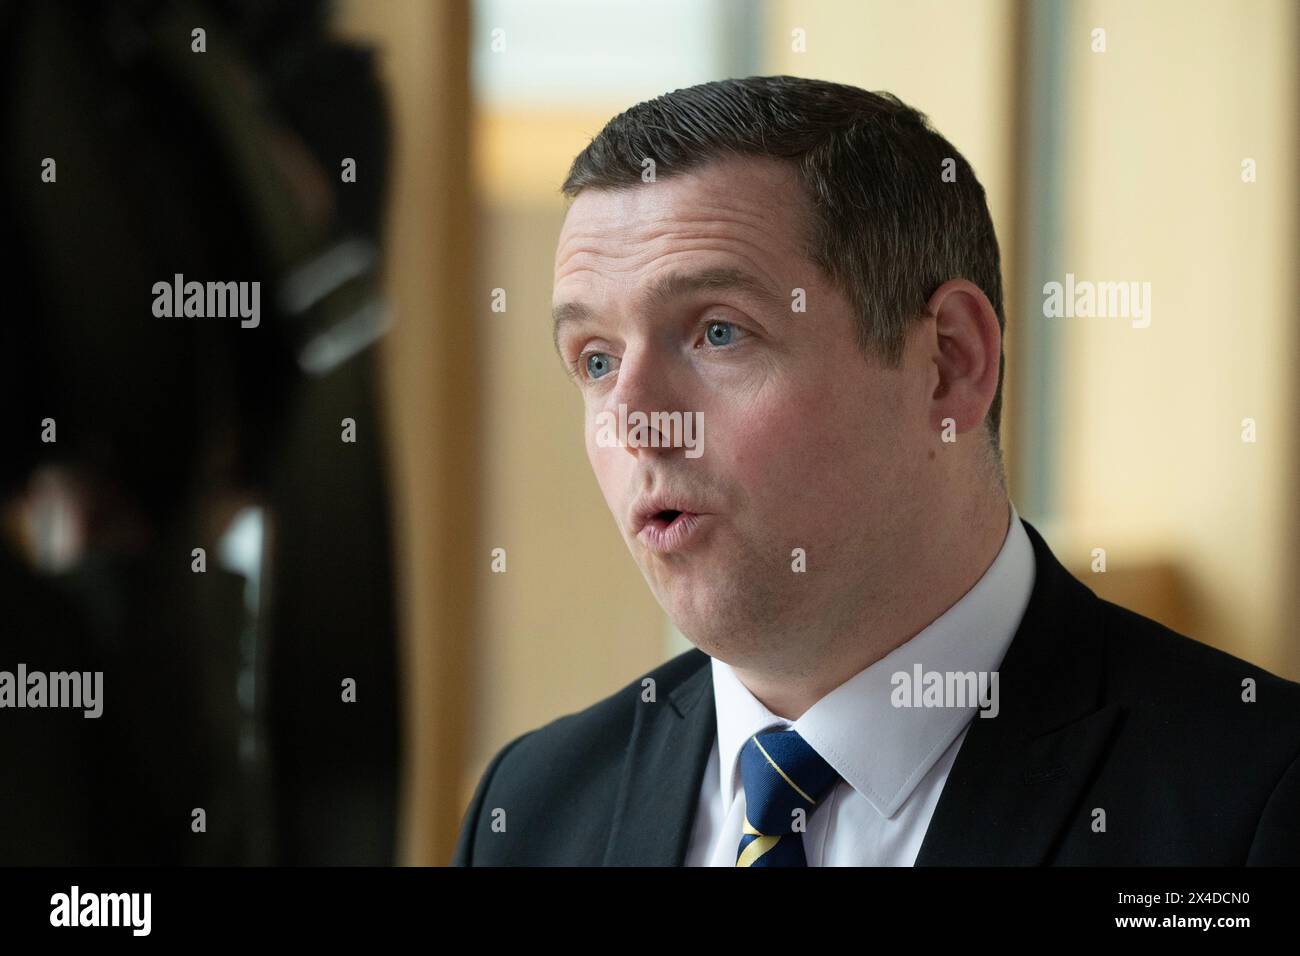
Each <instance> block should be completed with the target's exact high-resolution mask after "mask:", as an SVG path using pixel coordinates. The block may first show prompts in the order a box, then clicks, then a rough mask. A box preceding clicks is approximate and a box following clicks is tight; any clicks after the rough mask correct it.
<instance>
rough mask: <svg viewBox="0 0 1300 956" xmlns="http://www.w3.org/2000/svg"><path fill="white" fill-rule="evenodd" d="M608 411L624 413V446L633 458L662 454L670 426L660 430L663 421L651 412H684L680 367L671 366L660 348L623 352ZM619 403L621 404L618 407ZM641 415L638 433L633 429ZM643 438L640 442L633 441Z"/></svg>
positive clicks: (610, 395) (668, 441)
mask: <svg viewBox="0 0 1300 956" xmlns="http://www.w3.org/2000/svg"><path fill="white" fill-rule="evenodd" d="M609 401H610V406H609V407H608V411H610V412H612V413H613V414H615V415H619V416H622V415H624V414H626V416H627V421H628V436H627V438H628V440H627V442H625V443H624V446H623V447H624V448H625V450H626V451H627V452H628V454H630V455H632V456H633V457H636V456H639V455H643V454H647V453H649V454H663V452H664V450H665V449H668V448H670V447H671V444H670V443H671V441H672V439H673V435H672V434H671V429H667V430H665V431H660V430H659V429H657V428H656V427H655V425H656V424H660V425H662V424H663V419H661V418H660V417H659V416H658V415H656V414H655V413H660V412H674V411H679V412H681V411H685V409H684V407H683V405H682V404H681V401H682V395H681V385H680V370H679V369H676V368H675V367H674V366H673V362H672V358H671V356H669V355H667V354H666V353H665V352H664V351H663V350H661V349H655V348H653V347H649V346H647V347H642V348H638V349H636V350H635V351H633V350H628V351H627V352H625V353H624V355H623V359H622V361H621V363H620V364H619V369H618V380H617V381H616V382H615V383H614V388H612V389H611V390H610V394H609ZM620 406H623V407H622V408H621V407H620ZM634 412H640V413H641V414H642V415H644V416H645V427H644V429H642V430H641V434H640V435H638V434H637V432H636V429H635V427H634V426H635V424H636V423H637V421H638V419H639V418H640V416H637V417H636V418H634V417H633V413H634ZM638 438H643V439H644V440H643V441H637V439H638Z"/></svg>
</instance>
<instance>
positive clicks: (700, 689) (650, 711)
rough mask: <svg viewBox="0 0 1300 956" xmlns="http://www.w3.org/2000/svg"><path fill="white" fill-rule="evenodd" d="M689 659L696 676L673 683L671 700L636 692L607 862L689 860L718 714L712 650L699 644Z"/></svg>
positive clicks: (658, 863)
mask: <svg viewBox="0 0 1300 956" xmlns="http://www.w3.org/2000/svg"><path fill="white" fill-rule="evenodd" d="M683 666H684V668H685V669H687V670H689V676H687V677H686V678H685V679H683V680H681V681H680V682H679V683H677V685H676V686H675V687H673V688H671V689H670V690H668V697H667V699H666V700H664V699H660V700H659V701H658V702H655V703H648V702H644V701H641V700H640V699H638V700H637V704H636V707H637V711H636V716H635V718H634V719H633V725H632V736H631V741H630V743H629V744H628V752H627V760H626V761H625V762H624V767H623V777H622V780H621V781H620V783H619V790H618V796H617V797H616V798H615V803H614V818H613V824H612V825H611V828H610V837H609V844H608V846H607V847H606V849H605V860H604V865H605V866H682V865H683V864H684V863H685V861H686V851H687V848H688V843H689V841H690V836H691V829H692V827H693V824H694V820H695V811H696V808H697V807H698V804H699V798H700V785H701V783H702V781H703V777H704V768H705V766H706V765H707V764H708V760H709V754H710V752H711V751H712V749H713V742H714V739H715V737H716V736H717V714H716V713H715V711H714V706H713V671H712V669H711V668H710V667H709V657H708V655H707V654H705V653H704V652H703V651H700V650H698V649H695V650H692V651H691V652H689V653H688V654H686V655H684V665H683ZM690 668H694V669H693V670H690ZM661 689H662V688H661Z"/></svg>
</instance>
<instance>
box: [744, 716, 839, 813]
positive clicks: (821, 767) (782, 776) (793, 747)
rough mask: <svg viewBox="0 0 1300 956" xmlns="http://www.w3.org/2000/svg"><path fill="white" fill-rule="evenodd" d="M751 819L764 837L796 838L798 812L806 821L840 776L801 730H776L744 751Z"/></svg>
mask: <svg viewBox="0 0 1300 956" xmlns="http://www.w3.org/2000/svg"><path fill="white" fill-rule="evenodd" d="M740 773H741V779H742V781H743V782H744V785H745V817H746V819H747V820H748V821H749V822H750V824H752V825H753V826H754V828H755V829H757V830H758V831H759V832H760V833H766V834H769V835H776V834H781V833H791V832H793V825H794V821H795V814H794V811H795V810H796V809H798V808H802V809H803V811H804V817H805V818H806V817H807V816H808V815H809V814H811V813H812V812H813V810H814V809H815V808H816V806H817V804H819V803H820V802H821V801H822V799H823V798H824V797H825V796H826V795H827V794H828V793H830V791H831V788H832V787H833V786H834V785H835V783H836V781H838V780H839V779H840V775H839V774H838V773H836V772H835V768H834V767H832V766H831V765H830V764H828V763H827V762H826V761H825V759H823V758H822V756H821V754H819V753H818V752H817V751H815V750H813V749H812V747H811V746H810V745H809V744H808V742H807V741H806V740H804V739H803V738H802V737H800V736H799V733H798V731H795V730H770V731H767V732H765V733H761V734H755V735H753V736H752V737H750V738H749V740H747V741H745V746H744V747H743V748H742V749H741V751H740Z"/></svg>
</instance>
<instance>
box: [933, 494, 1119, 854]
mask: <svg viewBox="0 0 1300 956" xmlns="http://www.w3.org/2000/svg"><path fill="white" fill-rule="evenodd" d="M1022 520H1023V519H1022ZM1023 524H1024V526H1025V530H1026V532H1027V533H1028V535H1029V539H1030V541H1031V542H1032V544H1033V546H1034V565H1035V579H1034V588H1033V592H1032V593H1031V595H1030V599H1029V604H1028V606H1027V607H1026V609H1025V615H1024V617H1023V619H1022V620H1021V623H1020V627H1019V628H1018V629H1017V631H1016V636H1015V639H1014V640H1013V641H1012V643H1011V646H1010V647H1009V648H1008V650H1007V653H1006V657H1005V659H1004V660H1003V662H1002V665H1001V667H1000V668H999V670H998V673H999V677H998V680H999V684H1000V686H999V705H1000V707H999V713H998V716H997V717H994V718H991V719H986V718H982V717H978V716H977V717H975V718H974V719H973V720H972V723H971V729H970V731H969V733H968V734H967V735H966V740H965V741H964V742H963V743H962V747H961V750H960V751H958V754H957V759H956V761H955V763H954V764H953V767H952V771H951V772H950V773H949V775H948V780H947V782H946V783H945V785H944V789H943V793H942V794H941V795H940V797H939V803H938V805H937V806H936V807H935V811H934V816H933V817H932V819H931V821H930V826H929V829H928V830H927V831H926V834H925V840H924V842H923V843H922V845H921V850H920V853H919V854H918V855H917V859H916V865H917V866H962V865H1021V866H1037V865H1041V864H1043V863H1045V862H1047V860H1048V858H1049V855H1050V853H1051V851H1052V848H1053V846H1054V845H1055V844H1056V842H1057V840H1058V838H1059V837H1060V836H1061V835H1062V832H1063V830H1065V829H1066V828H1071V827H1073V828H1079V827H1086V826H1087V825H1088V821H1089V819H1090V818H1089V808H1086V807H1079V806H1077V805H1076V803H1077V801H1078V799H1079V797H1080V795H1081V792H1082V790H1083V787H1084V785H1085V784H1086V783H1087V781H1088V779H1089V778H1090V776H1091V773H1092V770H1093V768H1094V767H1095V766H1096V764H1097V761H1098V760H1099V759H1100V758H1101V757H1102V755H1103V754H1104V753H1105V751H1106V749H1107V748H1108V746H1109V743H1110V740H1111V735H1112V733H1113V731H1114V729H1115V726H1116V721H1117V720H1118V719H1119V717H1120V716H1121V712H1120V710H1119V708H1118V707H1116V706H1115V705H1110V706H1106V707H1102V706H1100V696H1101V662H1102V658H1103V653H1102V649H1103V641H1104V635H1103V634H1102V625H1101V615H1100V609H1101V602H1100V600H1099V599H1098V598H1097V597H1096V596H1095V595H1094V594H1093V593H1092V592H1091V591H1089V590H1088V589H1087V588H1086V587H1084V585H1083V584H1082V583H1080V582H1079V581H1077V580H1075V578H1074V577H1072V576H1071V575H1070V574H1069V572H1068V571H1066V570H1065V568H1064V567H1062V566H1061V564H1060V562H1058V561H1057V560H1056V557H1055V556H1054V555H1053V554H1052V552H1051V551H1050V549H1049V548H1048V547H1047V544H1046V542H1045V541H1044V540H1043V538H1042V536H1041V535H1039V533H1038V532H1037V531H1036V530H1035V529H1034V527H1033V526H1032V525H1030V524H1029V522H1027V521H1024V522H1023Z"/></svg>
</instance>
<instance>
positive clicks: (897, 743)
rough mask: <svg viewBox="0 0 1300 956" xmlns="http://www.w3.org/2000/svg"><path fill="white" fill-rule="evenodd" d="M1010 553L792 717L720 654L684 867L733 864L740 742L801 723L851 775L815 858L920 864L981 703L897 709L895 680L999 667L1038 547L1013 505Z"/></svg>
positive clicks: (828, 803) (833, 797) (822, 862)
mask: <svg viewBox="0 0 1300 956" xmlns="http://www.w3.org/2000/svg"><path fill="white" fill-rule="evenodd" d="M1010 512H1011V521H1010V527H1009V528H1008V531H1007V535H1006V538H1005V539H1004V540H1003V543H1002V549H1001V550H1000V551H999V552H998V556H997V557H996V558H995V559H994V561H993V563H992V564H991V565H989V567H988V570H986V571H985V572H984V576H983V577H981V578H980V579H979V581H977V582H976V583H975V585H974V587H972V588H971V589H970V590H969V591H967V592H966V594H965V595H963V596H962V598H961V599H960V600H959V601H958V602H957V603H956V604H954V605H953V606H952V607H950V608H949V609H948V610H947V611H945V612H944V613H943V615H941V616H940V617H939V618H937V619H936V620H935V621H933V622H932V623H931V624H930V625H929V626H928V627H926V628H925V629H924V630H923V631H921V632H920V633H919V634H917V635H916V636H915V637H913V638H912V639H911V640H909V641H907V643H905V644H902V645H901V646H899V647H897V648H895V649H894V650H893V651H891V652H890V653H889V654H887V655H886V656H885V657H883V658H881V659H880V660H878V661H876V662H875V663H874V664H872V665H871V666H869V667H867V668H866V669H864V670H862V671H859V672H858V673H857V674H856V675H855V676H853V677H851V678H849V680H847V681H845V682H844V683H843V684H841V685H840V686H839V687H837V688H835V689H834V690H832V691H831V692H830V693H829V694H827V695H826V696H825V697H823V698H821V700H819V701H817V703H815V704H813V705H812V707H810V708H809V709H808V710H807V711H806V712H805V713H804V714H803V715H802V716H800V717H799V719H798V720H796V721H794V722H793V723H791V722H790V721H789V720H786V719H784V718H782V717H778V716H777V715H776V714H773V713H772V712H771V711H769V710H768V709H767V708H766V707H765V706H763V704H762V703H760V702H759V701H758V699H757V698H755V697H754V695H753V694H751V693H750V692H749V690H748V689H747V688H746V687H745V685H744V684H742V683H741V682H740V680H739V679H738V678H737V677H736V675H735V672H734V671H733V670H732V669H731V666H730V665H728V664H726V663H724V662H723V661H720V660H718V659H717V658H713V660H712V663H711V666H712V668H713V693H714V703H715V706H716V707H717V721H718V732H717V736H716V737H715V739H714V742H713V752H712V754H711V755H710V757H709V763H708V767H707V768H706V769H705V771H704V783H703V785H702V787H701V788H700V798H699V808H698V810H697V811H696V814H695V824H694V827H693V829H692V833H691V841H690V844H689V846H688V848H687V852H686V861H685V863H686V865H687V866H733V867H734V866H735V865H736V851H737V848H738V847H739V845H740V836H741V824H742V822H743V820H744V817H745V788H744V786H743V785H742V782H741V774H740V765H739V757H740V751H741V748H742V747H743V746H744V744H745V741H747V740H748V739H749V737H750V736H751V735H752V734H757V733H760V732H762V731H764V730H770V729H788V728H791V727H793V728H794V729H795V730H796V731H798V732H799V734H800V736H802V737H803V739H804V740H806V741H807V742H808V744H809V745H810V746H811V747H812V748H813V749H814V750H816V751H817V753H819V754H820V755H821V756H822V758H823V759H825V760H826V762H827V763H829V764H830V765H831V766H832V767H834V768H835V770H836V771H837V772H838V773H839V774H840V776H841V777H842V778H843V779H841V780H840V781H839V782H837V783H836V784H835V786H834V787H833V788H832V789H831V792H830V793H829V794H828V795H827V797H826V798H825V799H824V800H823V801H822V803H821V804H819V805H818V806H817V807H816V808H815V809H814V811H813V812H812V813H810V814H809V815H808V818H807V832H806V833H804V835H803V842H804V852H805V854H806V856H807V859H808V865H809V866H911V865H913V864H914V863H915V861H916V857H917V854H918V853H919V852H920V849H921V842H922V840H924V839H925V831H926V829H927V828H928V827H929V825H930V817H931V815H932V814H933V813H934V808H935V805H936V804H937V803H938V802H939V794H940V793H942V792H943V785H944V782H945V781H946V780H947V779H948V771H949V770H950V769H951V768H952V764H953V761H954V760H956V758H957V751H958V750H959V749H960V748H961V744H962V741H963V740H965V739H966V732H967V730H969V728H970V722H971V720H972V719H975V720H983V719H986V718H982V717H976V716H975V714H976V713H977V710H978V707H977V705H975V704H973V703H972V705H971V706H969V707H965V708H957V707H952V706H948V707H895V706H894V705H893V704H892V703H891V694H893V692H894V684H893V682H892V677H893V675H894V674H896V673H897V672H900V671H902V672H906V673H907V674H909V675H912V674H914V673H915V672H914V666H915V665H916V664H918V663H919V664H920V665H921V668H922V673H924V672H928V671H938V672H941V673H944V672H950V671H961V672H967V671H974V672H976V673H978V672H981V671H983V672H993V671H996V670H997V669H998V667H999V666H1000V665H1001V663H1002V658H1003V656H1004V655H1005V653H1006V650H1007V648H1008V647H1009V646H1010V644H1011V640H1012V638H1013V637H1014V636H1015V633H1016V629H1017V627H1018V626H1019V624H1020V619H1021V617H1022V616H1023V615H1024V612H1025V607H1026V606H1027V605H1028V603H1029V594H1030V591H1032V590H1033V584H1034V550H1033V545H1032V544H1031V543H1030V541H1029V536H1028V535H1027V534H1026V533H1025V529H1024V526H1023V525H1022V524H1021V523H1020V516H1019V514H1018V513H1017V512H1016V508H1015V505H1014V504H1010Z"/></svg>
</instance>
